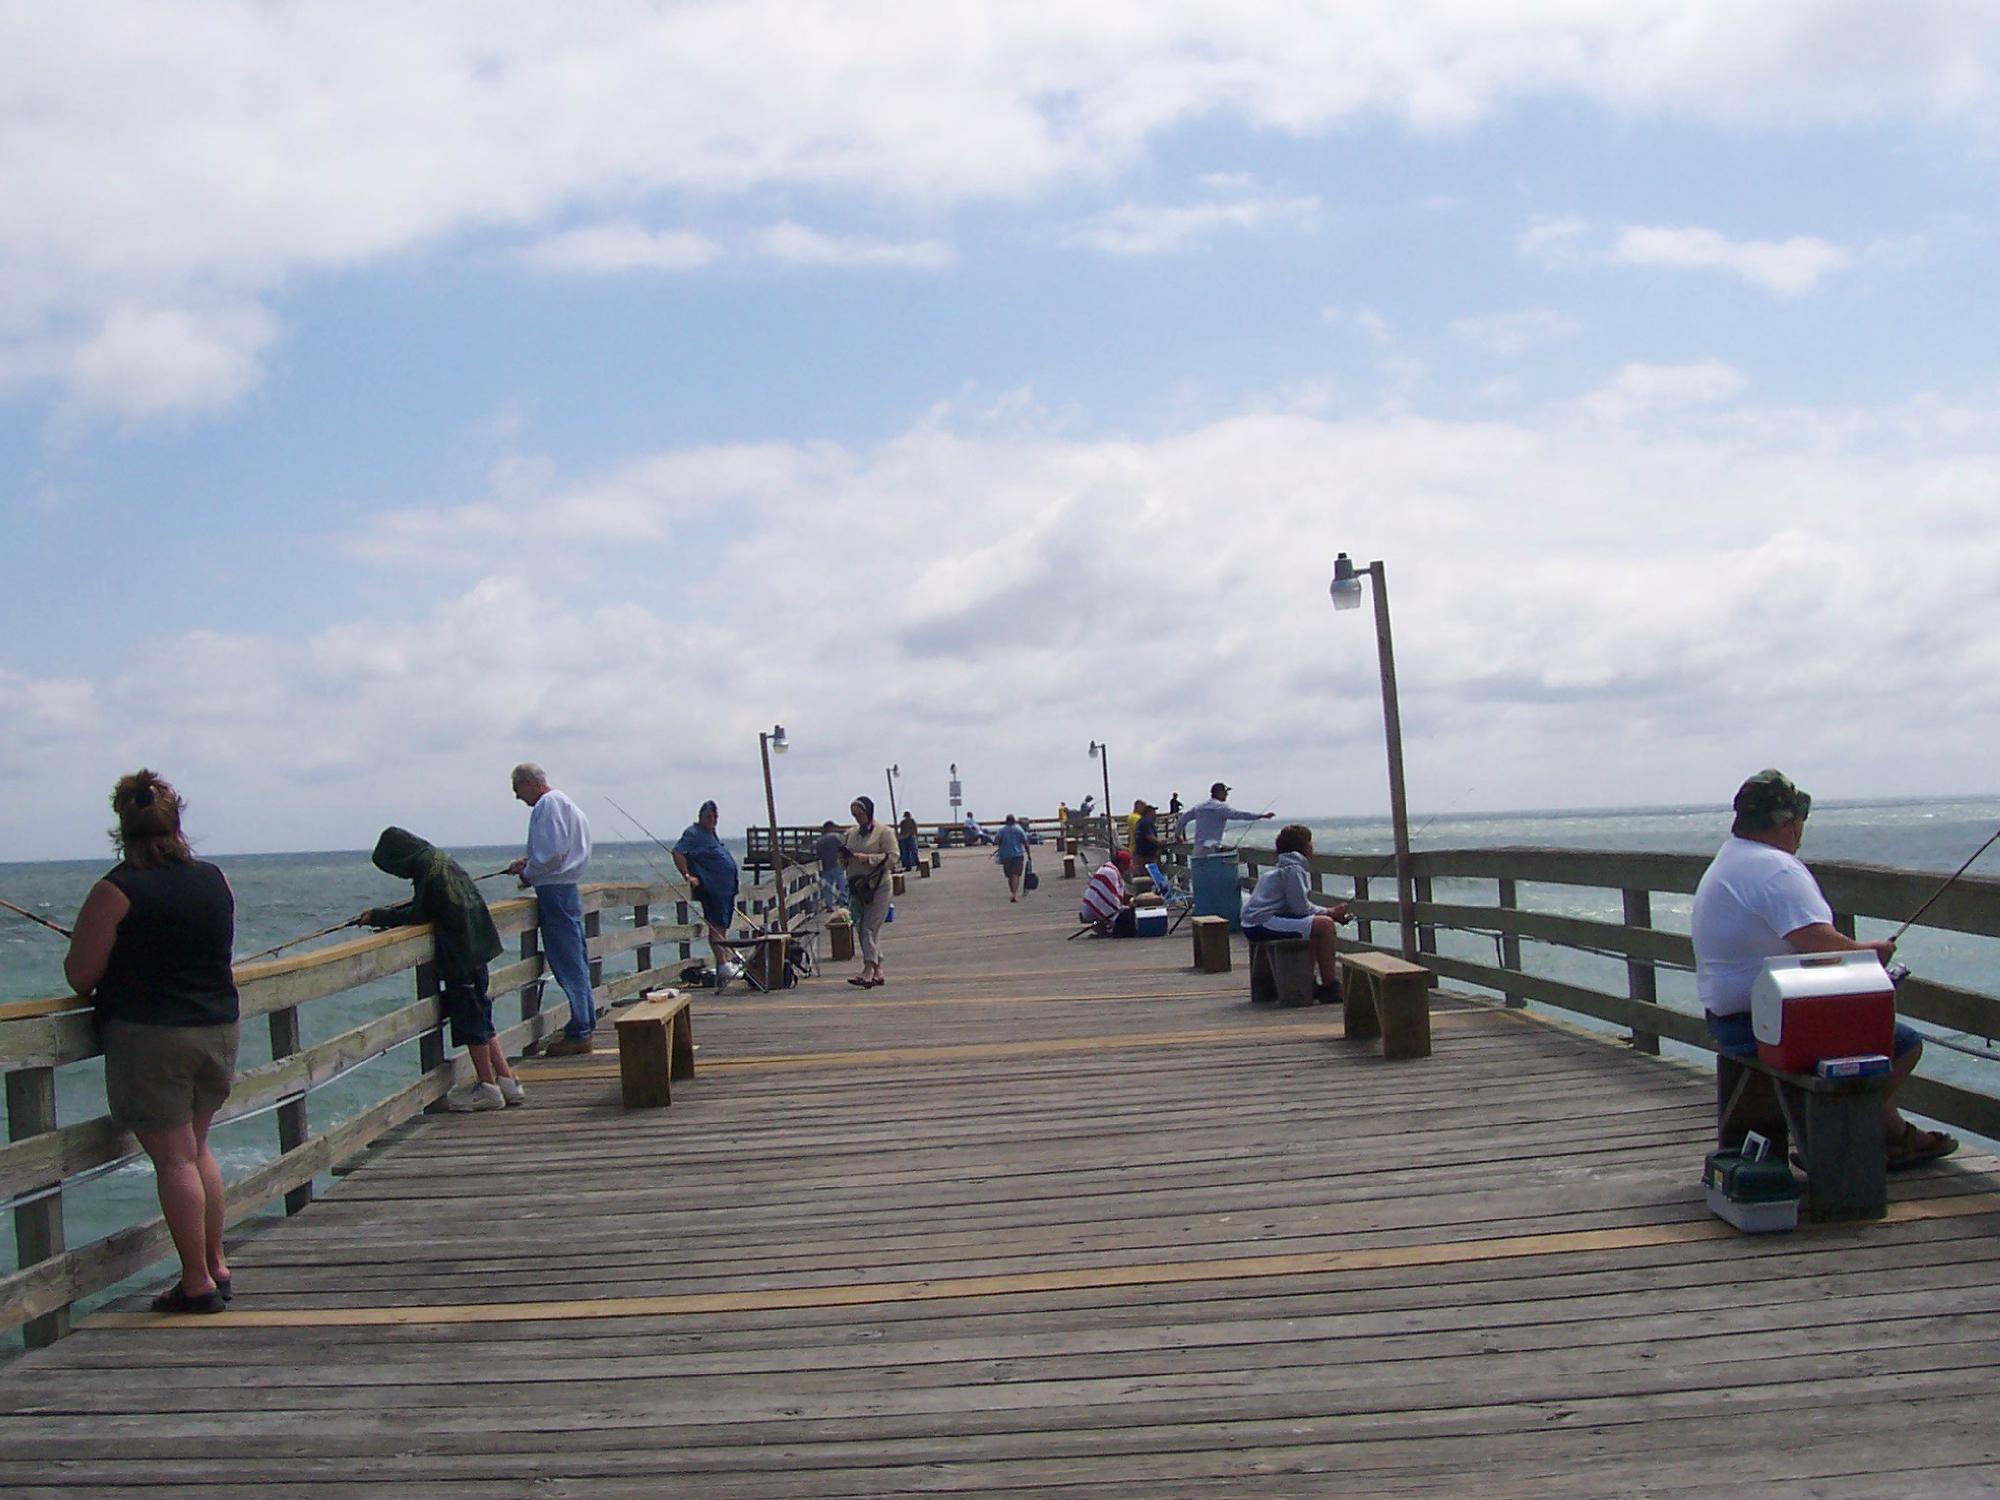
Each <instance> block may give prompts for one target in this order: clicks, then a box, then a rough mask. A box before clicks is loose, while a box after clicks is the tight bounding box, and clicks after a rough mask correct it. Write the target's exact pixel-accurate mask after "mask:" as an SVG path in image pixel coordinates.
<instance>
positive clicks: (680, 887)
mask: <svg viewBox="0 0 2000 1500" xmlns="http://www.w3.org/2000/svg"><path fill="white" fill-rule="evenodd" d="M604 800H605V801H606V802H609V803H610V804H611V806H612V809H613V810H614V811H616V812H617V814H618V815H619V816H620V817H621V818H623V819H624V820H625V821H626V822H628V823H630V824H631V825H632V826H633V827H634V828H636V829H638V830H639V832H641V833H643V834H645V835H646V837H647V838H649V839H651V840H652V841H653V842H654V843H655V844H657V845H658V846H659V847H660V848H661V849H664V850H666V852H667V853H668V854H669V855H671V854H672V853H673V852H674V851H673V847H672V846H671V845H670V844H668V843H667V842H666V841H665V840H663V839H662V838H661V837H660V836H659V835H658V834H656V833H654V832H653V830H652V829H650V828H648V827H647V826H646V825H645V824H644V823H641V822H640V821H639V820H638V819H637V818H635V817H633V816H632V814H630V813H629V812H627V811H625V809H624V808H622V807H620V806H619V805H618V802H617V799H616V798H613V797H606V798H605V799H604ZM640 858H641V859H643V860H645V861H646V863H647V864H649V865H651V866H652V868H653V873H654V874H655V875H658V876H659V877H660V879H662V880H664V881H665V882H666V883H667V884H668V885H670V886H672V887H673V888H674V889H675V890H677V891H679V892H681V894H682V895H684V896H685V897H686V898H687V899H688V900H690V901H695V900H696V899H697V898H696V896H695V893H694V888H693V887H692V886H689V885H685V884H683V883H682V882H681V881H679V880H676V879H675V878H674V877H673V876H671V875H669V874H668V873H667V872H666V871H665V870H662V869H661V868H660V866H659V863H658V861H656V860H655V859H654V858H653V857H652V856H651V855H649V854H642V855H641V856H640ZM775 859H776V851H775V850H774V851H773V860H774V861H775ZM771 878H772V879H773V880H782V879H784V878H785V877H784V872H783V871H782V870H781V869H779V868H778V866H777V865H776V863H775V862H774V863H773V865H772V867H771ZM730 915H732V916H735V917H740V918H741V919H742V920H743V922H744V923H745V924H746V925H747V926H750V927H754V928H755V929H756V930H757V935H758V936H759V937H767V936H769V933H768V932H767V931H766V929H765V927H764V925H763V923H761V922H757V921H754V920H752V919H751V917H750V914H749V913H748V912H745V911H744V910H743V909H742V908H741V906H740V905H732V906H731V907H730Z"/></svg>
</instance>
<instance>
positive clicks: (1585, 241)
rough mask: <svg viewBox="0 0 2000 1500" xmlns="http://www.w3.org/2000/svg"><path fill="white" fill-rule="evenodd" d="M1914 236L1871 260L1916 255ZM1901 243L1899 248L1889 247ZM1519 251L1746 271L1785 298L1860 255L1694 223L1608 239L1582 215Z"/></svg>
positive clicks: (1564, 265) (1545, 230)
mask: <svg viewBox="0 0 2000 1500" xmlns="http://www.w3.org/2000/svg"><path fill="white" fill-rule="evenodd" d="M1916 243H1918V242H1916V241H1913V240H1907V239H1906V240H1903V241H1895V242H1891V241H1883V242H1882V245H1883V249H1882V250H1881V251H1880V253H1879V254H1877V252H1875V251H1873V250H1871V251H1870V258H1876V259H1881V260H1883V261H1884V262H1889V261H1891V260H1892V259H1893V258H1894V255H1897V254H1900V255H1904V256H1908V255H1910V254H1911V253H1913V252H1912V250H1911V246H1912V245H1914V244H1916ZM1892 244H1893V245H1895V246H1896V247H1897V248H1896V249H1895V250H1893V251H1892V250H1891V249H1890V248H1889V247H1890V246H1891V245H1892ZM1516 248H1517V249H1518V250H1519V251H1520V253H1521V254H1522V255H1523V256H1525V257H1526V258H1527V259H1529V260H1533V261H1536V262H1539V263H1540V264H1542V265H1545V266H1548V267H1549V268H1551V269H1552V270H1576V269H1579V268H1581V267H1586V266H1607V265H1608V266H1662V267H1666V268H1668V269H1671V270H1681V271H1720V272H1723V273H1725V274H1727V275H1731V276H1738V277H1741V278H1742V279H1743V280H1745V281H1747V282H1750V283H1751V284H1752V285H1753V286H1759V287H1762V288H1763V289H1764V290H1765V291H1767V292H1770V293H1771V294H1773V295H1774V296H1778V297H1797V296H1801V295H1803V294H1804V293H1806V292H1809V291H1811V290H1813V288H1815V287H1816V286H1818V285H1819V284H1820V282H1822V281H1824V280H1825V279H1826V278H1827V277H1828V276H1830V275H1832V274H1833V273H1834V272H1836V271H1841V270H1845V269H1846V268H1847V267H1849V266H1851V265H1853V264H1854V263H1855V261H1856V260H1857V259H1859V258H1860V257H1859V256H1857V255H1856V253H1855V252H1854V251H1853V250H1850V249H1848V248H1847V247H1846V246H1844V245H1836V244H1834V243H1833V242H1832V241H1831V240H1824V239H1820V238H1818V237H1817V236H1815V235H1793V236H1791V237H1789V238H1787V239H1782V240H1732V239H1730V238H1729V236H1727V235H1725V234H1723V233H1722V232H1721V231H1720V230H1716V229H1708V228H1703V227H1700V226H1694V225H1688V226H1681V227H1675V228H1668V227H1662V226H1657V225H1627V226H1624V227H1622V228H1620V229H1619V230H1617V231H1616V233H1615V234H1612V235H1611V236H1610V237H1609V239H1608V240H1607V239H1606V238H1605V237H1604V236H1603V235H1602V234H1600V233H1599V232H1598V231H1596V230H1595V229H1593V227H1592V226H1591V225H1589V224H1587V223H1585V222H1584V221H1583V220H1581V219H1560V218H1559V219H1544V220H1541V221H1539V222H1537V223H1535V224H1531V225H1530V226H1529V227H1528V228H1527V229H1525V230H1523V231H1522V233H1521V235H1520V237H1519V239H1518V240H1517V241H1516Z"/></svg>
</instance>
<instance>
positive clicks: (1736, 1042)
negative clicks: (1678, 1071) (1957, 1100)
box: [1701, 1010, 1923, 1057]
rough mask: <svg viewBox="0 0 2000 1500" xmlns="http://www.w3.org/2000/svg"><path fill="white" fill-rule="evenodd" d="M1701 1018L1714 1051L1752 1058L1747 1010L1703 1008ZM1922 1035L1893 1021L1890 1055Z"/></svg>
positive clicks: (1904, 1050) (1754, 1036)
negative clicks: (1725, 1013)
mask: <svg viewBox="0 0 2000 1500" xmlns="http://www.w3.org/2000/svg"><path fill="white" fill-rule="evenodd" d="M1701 1014H1702V1019H1703V1020H1705V1021H1706V1022H1708V1034H1709V1035H1710V1036H1711V1037H1713V1038H1714V1039H1715V1050H1716V1051H1717V1052H1720V1053H1721V1054H1722V1055H1723V1056H1725V1057H1755V1056H1756V1055H1757V1034H1756V1032H1755V1031H1753V1030H1752V1029H1751V1024H1750V1012H1749V1011H1747V1010H1739V1011H1737V1012H1736V1013H1735V1014H1734V1015H1728V1016H1718V1015H1717V1014H1716V1013H1715V1012H1714V1011H1712V1010H1705V1011H1703V1012H1702V1013H1701ZM1922 1041H1923V1038H1922V1037H1920V1036H1918V1035H1917V1033H1916V1031H1915V1029H1914V1028H1912V1027H1909V1026H1905V1025H1904V1024H1903V1023H1902V1022H1901V1021H1898V1022H1897V1023H1896V1039H1895V1041H1894V1042H1893V1043H1891V1047H1892V1048H1893V1052H1892V1054H1891V1055H1893V1056H1895V1057H1902V1056H1904V1055H1906V1054H1907V1053H1909V1052H1910V1051H1911V1050H1912V1049H1913V1048H1915V1047H1916V1046H1917V1045H1918V1044H1919V1043H1920V1042H1922Z"/></svg>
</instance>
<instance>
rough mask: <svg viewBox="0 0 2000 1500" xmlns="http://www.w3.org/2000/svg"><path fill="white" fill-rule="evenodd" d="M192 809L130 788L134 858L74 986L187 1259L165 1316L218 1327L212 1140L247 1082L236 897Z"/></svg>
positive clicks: (220, 1297)
mask: <svg viewBox="0 0 2000 1500" xmlns="http://www.w3.org/2000/svg"><path fill="white" fill-rule="evenodd" d="M184 805H185V804H183V802H182V801H181V798H180V795H179V793H177V792H175V790H174V789H173V788H172V787H171V786H169V785H167V783H166V782H165V781H162V780H161V779H160V778H159V777H158V776H156V775H155V774H154V773H153V772H151V771H136V772H134V773H133V774H132V775H130V776H125V777H121V778H120V779H119V782H118V785H117V787H116V789H115V790H113V792H112V793H111V807H112V810H113V811H114V812H115V813H117V815H118V827H117V829H116V831H115V832H114V833H113V835H112V838H113V840H114V841H115V842H116V843H117V846H118V852H119V854H120V856H121V858H120V860H119V863H118V864H117V865H116V866H115V867H114V868H113V869H112V870H111V871H110V872H109V873H108V874H106V875H105V876H104V878H103V879H101V880H99V881H98V882H97V884H95V885H93V886H92V887H91V888H90V894H89V895H87V896H86V897H84V901H83V907H82V909H81V910H80V911H78V912H77V915H76V927H75V930H74V932H73V933H72V935H71V937H70V943H69V954H68V956H67V957H65V958H64V960H63V975H64V977H65V978H66V979H68V981H69V983H70V987H71V988H72V989H74V990H75V991H76V992H77V994H79V995H87V996H89V997H90V999H91V1003H92V1004H93V1005H94V1006H95V1007H96V1010H97V1022H98V1034H99V1036H100V1038H101V1039H102V1043H103V1049H104V1096H105V1100H106V1103H107V1104H108V1106H109V1112H110V1115H111V1118H112V1119H113V1120H114V1121H116V1122H117V1123H118V1124H120V1125H122V1126H124V1127H125V1128H126V1129H127V1130H129V1131H131V1132H132V1134H133V1135H135V1136H137V1137H138V1138H139V1145H140V1146H141V1147H142V1148H143V1149H144V1150H145V1153H146V1155H147V1156H148V1157H150V1158H151V1159H152V1163H153V1174H154V1178H155V1182H156V1184H157V1186H158V1188H159V1194H160V1212H161V1213H162V1214H164V1215H165V1216H166V1220H167V1232H168V1233H169V1234H170V1235H172V1236H173V1242H174V1251H175V1253H176V1254H177V1255H178V1256H179V1257H180V1263H181V1276H180V1280H179V1281H178V1282H176V1283H175V1284H174V1287H173V1289H172V1290H171V1291H166V1292H162V1293H161V1294H160V1295H159V1296H157V1297H155V1298H154V1299H153V1311H155V1312H164V1313H219V1312H221V1311H222V1309H223V1305H224V1304H225V1303H226V1302H228V1300H229V1297H230V1285H229V1265H228V1262H227V1261H226V1260H225V1259H224V1258H223V1251H222V1227H223V1211H224V1203H225V1200H224V1197H223V1186H222V1169H221V1168H220V1167H218V1166H217V1165H216V1162H215V1156H214V1153H213V1152H211V1151H210V1150H209V1148H208V1127H209V1125H210V1123H211V1122H212V1121H213V1120H214V1119H215V1112H216V1111H217V1110H219V1109H220V1108H222V1104H223V1101H224V1100H226V1099H227V1098H228V1097H229V1090H230V1088H231V1087H232V1086H233V1085H234V1083H235V1079H236V1041H237V1014H238V1012H237V1001H236V980H235V978H234V976H233V975H232V973H231V971H230V950H231V948H232V946H233V945H234V943H235V940H236V897H235V895H234V894H233V893H232V892H231V891H230V889H229V882H228V881H227V880H225V879H224V878H223V875H222V871H220V870H218V869H217V868H216V867H215V866H214V865H211V864H207V863H205V862H204V861H202V860H198V859H196V858H195V857H194V851H193V850H192V849H190V848H189V847H188V842H187V839H186V838H185V837H183V836H182V833H181V810H182V808H183V806H184Z"/></svg>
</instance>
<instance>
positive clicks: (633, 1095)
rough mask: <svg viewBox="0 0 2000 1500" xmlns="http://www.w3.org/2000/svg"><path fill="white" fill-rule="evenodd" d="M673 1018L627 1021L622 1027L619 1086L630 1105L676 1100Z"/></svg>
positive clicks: (658, 1105) (643, 1106)
mask: <svg viewBox="0 0 2000 1500" xmlns="http://www.w3.org/2000/svg"><path fill="white" fill-rule="evenodd" d="M672 1025H673V1023H672V1022H671V1021H624V1022H621V1023H620V1024H619V1027H618V1088H619V1094H620V1096H621V1097H622V1098H623V1100H624V1102H625V1107H626V1108H627V1109H657V1108H663V1107H665V1106H666V1105H669V1104H672V1103H673V1102H674V1086H673V1067H672V1064H671V1062H670V1060H669V1053H670V1050H671V1047H672V1043H671V1041H670V1040H669V1038H668V1029H669V1028H670V1027H671V1026H672Z"/></svg>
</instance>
